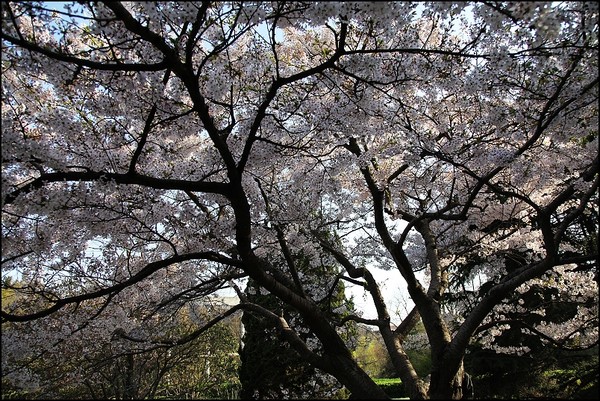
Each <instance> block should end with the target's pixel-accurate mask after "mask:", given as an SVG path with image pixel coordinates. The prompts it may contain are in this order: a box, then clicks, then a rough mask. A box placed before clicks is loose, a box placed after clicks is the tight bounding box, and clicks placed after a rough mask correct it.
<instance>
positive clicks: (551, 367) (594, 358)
mask: <svg viewBox="0 0 600 401" xmlns="http://www.w3.org/2000/svg"><path fill="white" fill-rule="evenodd" d="M597 352H598V350H597V347H596V349H593V350H587V351H582V352H573V351H570V352H567V351H560V350H553V349H552V348H550V347H548V348H547V349H546V351H545V353H544V354H542V353H540V354H538V357H536V358H533V357H531V356H516V355H506V354H496V353H495V352H493V351H490V350H481V349H475V350H473V351H472V352H471V353H469V354H467V356H466V358H465V364H466V368H467V371H469V372H471V373H472V374H473V384H474V388H475V397H476V398H502V399H531V398H548V397H550V398H561V399H597V396H598V354H597Z"/></svg>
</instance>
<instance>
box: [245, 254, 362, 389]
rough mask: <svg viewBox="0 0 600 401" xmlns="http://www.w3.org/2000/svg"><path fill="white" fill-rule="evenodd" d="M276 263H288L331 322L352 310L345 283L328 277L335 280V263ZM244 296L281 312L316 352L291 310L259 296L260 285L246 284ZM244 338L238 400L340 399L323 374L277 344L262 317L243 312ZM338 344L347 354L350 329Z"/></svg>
mask: <svg viewBox="0 0 600 401" xmlns="http://www.w3.org/2000/svg"><path fill="white" fill-rule="evenodd" d="M290 256H291V258H290V259H288V260H287V261H281V262H280V263H290V264H292V265H293V269H294V271H296V272H297V275H298V279H299V280H300V279H301V280H302V281H303V282H304V286H303V288H304V290H305V291H307V292H309V293H310V294H309V295H310V296H311V298H313V299H316V300H318V301H317V303H318V304H319V306H320V308H321V309H322V310H323V311H324V313H325V314H326V315H327V316H329V318H330V319H331V320H332V321H337V322H341V321H342V319H343V318H344V317H345V316H347V315H349V314H350V313H351V311H352V310H353V305H352V302H351V301H350V300H348V299H346V296H345V291H344V284H343V281H341V280H337V281H335V282H334V283H333V286H330V284H329V277H331V276H334V277H335V276H339V273H340V272H339V271H336V270H338V269H337V267H336V263H335V260H334V259H333V258H332V257H331V256H330V255H329V254H328V253H325V252H321V253H320V254H318V255H316V257H314V256H313V257H312V258H307V257H306V256H304V255H303V254H302V253H301V254H300V255H290ZM244 295H245V298H246V300H247V301H249V302H252V303H254V304H257V305H260V306H261V307H263V308H265V309H268V310H271V311H279V314H280V316H283V317H284V318H285V320H286V321H287V322H289V324H290V327H292V328H293V329H294V330H295V331H296V332H298V335H299V337H300V338H301V339H302V341H304V342H305V343H307V344H308V345H309V346H310V347H312V348H313V349H314V350H318V347H319V345H318V339H317V337H316V336H315V334H314V333H313V332H312V330H311V329H310V327H308V326H307V325H306V324H305V323H304V322H303V320H302V317H301V316H300V315H298V314H297V313H296V312H295V311H294V310H293V309H291V308H290V307H289V306H287V305H285V304H284V303H283V302H281V301H280V300H279V299H278V298H276V297H275V296H273V295H272V294H268V293H267V294H263V293H261V289H260V285H258V284H257V283H256V282H255V281H254V280H252V279H250V280H248V283H247V286H246V290H245V291H244ZM242 323H243V325H244V335H243V337H242V344H243V347H242V348H241V349H240V359H241V365H240V381H241V385H242V390H241V393H240V396H241V397H242V398H244V399H286V398H296V399H298V398H312V399H314V398H320V399H324V398H339V397H342V396H343V395H344V389H343V387H342V386H340V384H339V382H337V380H335V378H334V377H333V376H331V375H328V374H323V372H320V371H318V370H316V369H315V368H314V367H312V366H311V365H310V364H308V363H307V362H306V361H304V360H303V359H302V356H301V355H299V354H298V353H297V352H296V351H295V350H294V349H292V348H290V346H289V344H288V343H287V342H285V341H282V340H281V337H280V336H279V334H278V330H277V329H276V328H273V325H272V324H271V323H270V322H269V321H268V320H267V321H265V319H264V317H263V316H262V315H260V314H258V315H257V314H255V313H252V312H245V313H244V314H243V317H242ZM342 330H344V331H345V333H344V334H343V335H342V338H343V339H344V340H345V342H346V343H347V344H348V346H349V348H350V349H353V348H354V346H353V345H352V343H353V342H354V341H355V338H354V337H355V334H356V333H354V330H355V327H354V325H345V326H344V327H343V328H342Z"/></svg>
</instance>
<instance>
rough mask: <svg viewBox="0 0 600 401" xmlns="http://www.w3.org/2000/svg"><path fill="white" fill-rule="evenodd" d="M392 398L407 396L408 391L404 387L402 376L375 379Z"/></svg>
mask: <svg viewBox="0 0 600 401" xmlns="http://www.w3.org/2000/svg"><path fill="white" fill-rule="evenodd" d="M373 381H374V382H375V383H377V385H378V386H379V387H381V389H383V391H385V393H386V394H387V395H388V396H389V397H390V398H406V397H408V393H407V392H406V390H405V389H404V384H402V381H400V378H393V379H388V378H380V379H374V380H373Z"/></svg>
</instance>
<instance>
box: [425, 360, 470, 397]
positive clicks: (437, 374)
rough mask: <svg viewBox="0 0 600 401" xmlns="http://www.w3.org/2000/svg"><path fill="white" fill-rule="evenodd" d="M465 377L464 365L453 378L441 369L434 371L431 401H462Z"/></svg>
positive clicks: (430, 387)
mask: <svg viewBox="0 0 600 401" xmlns="http://www.w3.org/2000/svg"><path fill="white" fill-rule="evenodd" d="M463 377H464V366H463V364H462V363H461V364H460V368H459V369H458V371H457V372H456V374H454V375H453V376H452V375H450V374H448V373H446V372H445V371H444V370H441V369H439V370H434V371H432V372H431V382H430V384H429V399H431V400H461V399H462V398H463Z"/></svg>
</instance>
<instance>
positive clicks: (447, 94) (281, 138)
mask: <svg viewBox="0 0 600 401" xmlns="http://www.w3.org/2000/svg"><path fill="white" fill-rule="evenodd" d="M1 38H2V47H3V49H2V50H3V51H2V241H3V243H2V245H3V246H2V274H3V277H6V276H11V277H15V278H16V279H17V280H16V282H17V283H20V284H19V285H13V286H11V290H12V291H15V292H20V293H22V294H24V295H27V296H23V297H20V298H18V299H19V300H20V301H18V302H13V303H11V304H10V305H9V306H6V307H5V306H4V305H3V309H2V315H1V316H2V321H3V324H4V322H6V323H10V324H14V325H18V324H27V322H31V321H35V320H37V319H55V322H56V324H57V325H58V326H57V327H60V328H61V329H60V330H55V331H50V332H44V333H40V332H32V333H31V335H34V336H40V339H41V338H42V337H41V336H48V337H51V338H52V341H40V343H42V344H50V343H54V342H56V341H61V340H64V339H66V338H68V336H69V335H70V334H71V333H72V332H73V331H78V332H79V331H81V332H82V333H83V332H86V331H87V327H90V326H91V325H92V323H89V324H87V323H84V322H94V323H93V326H94V327H98V328H99V330H102V331H103V333H113V330H114V329H115V327H119V328H121V329H122V331H119V333H120V336H121V338H122V339H124V340H126V341H124V343H125V344H129V345H131V344H136V345H139V344H142V343H146V344H149V345H148V346H150V345H151V344H154V345H156V344H170V345H173V346H176V345H178V344H185V343H186V342H189V341H191V339H193V338H195V337H197V336H198V335H201V333H202V332H203V330H202V329H198V330H195V331H193V332H190V333H187V334H185V335H183V334H182V335H180V336H177V337H168V338H165V336H163V335H160V324H161V322H159V321H155V326H154V327H152V329H151V330H150V329H148V330H139V329H138V328H137V327H136V326H135V325H133V324H131V322H129V321H128V320H127V319H125V316H122V315H120V314H119V312H118V310H119V309H120V307H119V304H120V303H126V304H127V305H128V307H133V306H135V307H136V308H138V309H137V312H138V313H139V316H140V317H141V318H142V319H145V321H148V322H152V319H151V316H152V315H153V314H156V313H157V311H162V310H176V309H177V308H181V307H184V306H185V305H186V304H187V303H189V302H193V301H194V300H198V299H202V298H206V297H207V296H209V295H210V294H211V293H213V292H215V291H217V290H220V289H223V288H225V287H228V286H229V287H232V288H239V287H240V280H244V279H245V278H248V277H249V278H252V279H253V280H254V282H256V283H257V284H258V285H259V286H260V287H261V291H264V292H269V293H271V294H273V295H274V296H276V297H277V298H279V299H280V300H281V301H282V302H284V303H285V304H287V305H289V306H290V307H291V308H293V309H295V310H296V311H297V312H298V314H299V315H300V316H301V317H302V320H303V322H304V324H305V325H306V326H307V327H309V328H310V330H311V331H312V332H313V333H314V334H315V336H316V338H317V339H318V341H319V343H320V344H319V347H317V348H315V347H311V346H309V344H306V343H305V342H304V341H302V338H301V336H299V335H298V333H296V332H295V331H294V329H293V327H291V326H290V325H289V324H288V322H287V321H286V320H285V319H284V318H283V317H282V316H280V315H279V314H278V311H272V310H268V309H266V308H264V307H261V306H260V305H256V304H253V303H251V302H245V301H242V302H241V303H240V304H239V305H235V306H233V307H231V308H230V309H228V310H227V311H226V312H224V313H223V312H220V313H215V316H214V318H213V319H211V320H208V321H207V322H205V323H206V325H205V326H203V327H210V326H211V325H214V324H216V322H217V321H220V320H222V319H224V318H226V317H227V316H231V315H232V314H234V313H236V312H238V311H241V310H244V311H252V312H254V313H259V314H261V315H262V316H263V317H264V318H265V319H266V320H268V321H271V322H272V324H273V326H275V327H277V328H278V330H279V333H280V335H281V337H282V338H283V339H285V340H286V341H287V342H288V343H289V344H290V346H291V347H292V348H293V349H295V350H296V352H298V354H299V355H301V356H302V358H303V359H304V360H306V361H307V362H308V363H310V364H311V365H312V366H314V367H315V368H317V369H319V370H321V371H323V372H325V373H327V374H330V375H332V376H334V377H335V378H336V379H337V380H338V381H339V382H340V383H341V384H342V385H344V386H346V387H347V389H349V390H350V392H351V393H352V395H353V396H354V397H359V398H385V394H384V393H383V392H382V391H381V390H380V389H379V388H378V387H377V385H376V384H375V383H374V382H373V380H372V379H371V378H370V377H369V376H368V375H367V374H366V373H365V372H364V371H363V370H362V369H361V368H360V367H359V366H358V365H357V363H356V361H355V360H354V359H353V358H352V354H351V352H350V350H349V348H348V346H347V344H346V343H345V342H344V340H343V338H342V336H341V335H340V330H342V329H343V327H344V325H345V324H347V323H349V322H353V321H354V322H360V323H363V324H370V325H373V326H375V327H377V328H378V330H379V333H380V335H381V337H382V340H383V342H384V344H385V347H386V350H387V352H388V353H389V355H390V358H391V360H392V363H393V366H394V368H395V370H396V371H397V373H398V376H399V377H400V378H401V379H402V381H403V383H404V385H405V386H406V388H407V390H408V391H409V393H410V394H411V398H415V399H425V398H432V399H436V398H437V399H449V398H454V399H459V398H461V397H462V390H461V387H462V378H463V372H464V367H463V357H464V353H465V350H466V348H467V346H468V345H469V343H470V341H472V340H473V338H474V336H476V335H477V336H479V334H480V333H484V331H485V332H486V333H487V334H489V335H490V336H494V335H496V334H501V332H502V330H503V327H504V326H503V325H504V324H507V323H506V321H507V319H505V318H504V317H506V316H508V309H511V308H512V309H515V310H516V311H517V312H518V311H520V310H521V309H519V308H524V307H525V306H523V305H524V304H523V303H521V302H519V300H520V299H521V297H520V295H523V294H527V293H528V289H529V288H531V286H533V285H540V283H542V284H544V285H545V284H548V285H550V286H553V287H555V288H556V290H557V291H558V293H559V294H560V296H561V297H581V298H586V299H587V300H586V301H585V302H580V305H581V308H580V309H578V311H577V313H576V314H575V316H573V318H572V319H570V320H569V322H568V323H565V322H563V323H562V324H561V325H559V326H557V325H552V324H545V322H544V321H540V322H539V324H538V325H536V327H534V328H533V329H532V330H530V332H531V333H534V334H538V335H542V336H543V337H544V338H546V340H547V341H550V339H552V340H553V341H560V342H569V341H571V342H573V343H575V342H577V343H578V344H580V345H584V346H587V345H590V344H594V343H597V341H598V321H597V311H598V309H597V308H598V295H597V279H598V276H597V261H598V247H597V237H595V241H594V237H593V235H594V234H595V233H597V228H598V224H597V221H598V220H597V219H595V220H594V219H590V215H592V214H593V210H595V207H597V205H598V180H599V175H598V169H599V168H598V152H597V149H598V128H597V127H598V8H597V5H596V4H595V3H593V2H565V3H560V2H553V3H542V2H536V3H527V2H506V3H500V2H478V3H466V2H460V3H449V2H433V3H412V2H369V3H363V2H339V3H337V2H254V3H252V2H250V3H245V2H244V3H238V2H215V3H211V2H202V3H198V2H152V3H146V2H122V3H121V2H105V3H103V2H76V3H73V4H70V5H65V6H64V7H60V8H59V7H56V6H53V5H52V4H51V3H48V4H46V3H39V2H6V3H2V33H1ZM590 222H592V223H591V226H590ZM331 232H334V233H335V238H339V241H336V242H333V241H331V240H329V239H328V238H330V237H328V236H327V235H325V234H324V233H331ZM592 233H594V234H592ZM583 243H585V244H586V246H581V244H583ZM322 252H326V253H328V254H329V255H330V257H331V258H333V259H334V260H335V261H336V262H337V263H338V265H339V268H340V269H342V273H340V274H331V275H329V276H327V277H326V280H324V279H320V280H319V283H325V284H322V286H321V287H318V288H312V287H311V284H310V283H311V282H315V281H314V280H313V281H311V280H308V279H307V278H306V277H303V276H302V274H300V271H299V269H298V266H296V262H295V261H294V258H293V257H291V255H294V254H303V255H305V257H306V258H307V259H308V260H309V263H310V264H311V265H312V266H314V267H315V268H316V267H317V266H318V265H319V263H320V261H319V260H318V255H320V254H321V253H322ZM275 260H277V261H279V260H285V261H286V263H285V264H283V265H281V264H277V263H274V261H275ZM378 269H386V270H390V269H393V270H394V271H396V272H397V280H398V282H400V281H402V282H403V283H404V285H405V286H406V288H407V290H408V294H409V296H410V299H411V301H412V302H413V303H414V309H412V311H410V313H408V314H407V315H406V316H405V317H404V319H403V321H402V322H401V323H400V324H399V325H398V326H397V327H396V326H395V325H392V323H391V318H390V313H389V311H388V306H387V305H386V299H384V297H383V296H382V292H381V288H380V285H381V284H382V283H378V282H377V280H376V271H377V270H378ZM340 280H344V281H345V282H346V286H347V287H348V286H358V287H360V288H364V290H365V292H366V293H367V294H369V296H370V297H371V300H372V302H373V304H374V305H375V307H376V312H377V316H376V317H375V318H368V317H364V316H360V315H358V314H356V315H348V316H346V317H344V318H343V319H331V318H330V317H329V316H328V315H327V314H326V313H324V312H323V310H322V309H321V308H320V307H319V303H321V302H322V301H323V299H324V298H326V297H327V296H331V295H332V293H333V291H331V289H333V288H335V287H336V285H337V283H338V282H339V281H340ZM3 282H8V281H7V280H3ZM457 286H458V287H457ZM457 288H461V289H462V290H464V291H465V292H466V291H471V293H472V294H474V296H473V297H471V298H469V299H468V302H469V305H468V308H467V307H466V306H465V307H463V308H462V309H460V308H459V309H457V310H455V311H454V312H455V313H458V314H459V317H460V319H456V318H453V317H452V316H450V317H449V315H448V313H447V311H446V310H445V309H444V307H443V305H444V301H445V299H446V298H447V296H448V295H449V294H455V293H456V291H457ZM573 288H576V289H577V291H576V294H575V293H573V292H571V290H572V289H573ZM240 294H241V293H240ZM509 300H510V302H508V301H509ZM513 300H514V301H513ZM82 308H83V309H85V310H89V311H90V312H89V315H88V319H86V320H83V321H80V322H70V321H69V320H68V319H69V318H68V316H69V313H68V312H69V311H73V310H81V309H82ZM506 308H508V309H506ZM536 308H537V307H536ZM538 310H541V309H539V308H538ZM65 319H66V320H65ZM419 320H420V321H421V322H422V324H423V327H424V330H425V333H426V336H427V341H428V344H429V346H430V349H431V360H432V372H431V380H430V383H426V382H424V381H423V380H422V379H421V378H420V377H419V376H418V375H417V373H416V372H415V369H414V368H413V366H412V364H411V361H410V358H409V357H408V356H407V353H406V350H405V349H404V346H403V342H404V340H405V338H406V335H407V333H408V332H409V331H410V329H411V328H412V327H414V325H415V324H416V323H417V322H418V321H419ZM111 328H112V330H111ZM82 335H83V334H82ZM575 337H577V339H576V340H577V341H575ZM89 338H93V336H92V332H91V331H90V337H89ZM478 341H483V340H482V339H478ZM5 342H8V339H7V340H5V338H4V337H3V348H4V344H5ZM488 343H489V344H490V345H492V344H493V341H488ZM7 344H8V343H7ZM8 345H10V344H8ZM9 348H10V347H9ZM514 351H516V352H526V350H524V349H517V350H514ZM3 361H4V360H3ZM4 369H5V368H4V366H3V370H4Z"/></svg>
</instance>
